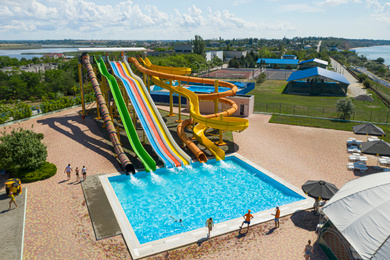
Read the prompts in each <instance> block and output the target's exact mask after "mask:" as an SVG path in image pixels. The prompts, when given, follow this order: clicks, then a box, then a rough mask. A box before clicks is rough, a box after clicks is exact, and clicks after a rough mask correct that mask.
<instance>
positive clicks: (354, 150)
mask: <svg viewBox="0 0 390 260" xmlns="http://www.w3.org/2000/svg"><path fill="white" fill-rule="evenodd" d="M347 151H348V153H359V154H360V153H361V152H362V151H361V150H360V149H359V148H357V147H356V146H353V147H350V148H348V149H347Z"/></svg>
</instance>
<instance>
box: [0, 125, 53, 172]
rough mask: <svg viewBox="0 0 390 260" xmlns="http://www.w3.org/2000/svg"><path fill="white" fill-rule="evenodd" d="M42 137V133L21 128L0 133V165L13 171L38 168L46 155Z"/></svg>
mask: <svg viewBox="0 0 390 260" xmlns="http://www.w3.org/2000/svg"><path fill="white" fill-rule="evenodd" d="M42 139H43V134H37V133H34V132H33V131H31V130H26V129H23V128H18V129H13V130H12V131H11V133H9V134H7V133H5V132H3V133H1V136H0V141H1V142H0V167H2V168H3V169H6V170H8V171H10V172H14V173H15V172H21V171H23V170H35V169H37V168H39V167H40V166H41V165H42V164H43V163H44V162H45V161H46V157H47V149H46V146H45V145H44V144H43V143H42V142H41V140H42Z"/></svg>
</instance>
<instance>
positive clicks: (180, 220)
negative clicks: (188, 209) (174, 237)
mask: <svg viewBox="0 0 390 260" xmlns="http://www.w3.org/2000/svg"><path fill="white" fill-rule="evenodd" d="M170 217H171V218H172V219H173V220H174V221H175V222H179V223H180V225H181V226H182V227H184V226H183V223H182V222H183V220H182V219H181V218H180V219H179V220H177V219H175V218H174V217H172V216H170Z"/></svg>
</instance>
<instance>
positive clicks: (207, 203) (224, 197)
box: [108, 156, 306, 245]
mask: <svg viewBox="0 0 390 260" xmlns="http://www.w3.org/2000/svg"><path fill="white" fill-rule="evenodd" d="M108 180H109V182H110V184H111V186H112V188H113V191H114V192H115V195H116V197H117V199H118V200H119V202H120V205H121V207H122V209H123V211H124V213H125V214H126V217H127V220H128V221H129V223H130V225H131V228H132V230H133V231H134V233H135V235H136V237H137V239H138V242H139V244H141V245H142V244H145V243H148V242H152V241H156V240H161V239H165V238H168V237H171V236H175V235H178V234H181V233H185V232H189V231H193V230H196V229H199V228H202V227H204V225H205V221H206V219H208V218H209V217H212V218H213V219H214V222H215V223H216V224H218V223H222V222H226V221H229V220H232V219H236V218H240V217H242V215H244V214H245V213H246V212H247V210H248V209H251V210H252V212H253V213H257V212H261V211H265V210H269V209H273V208H275V206H277V205H278V206H282V205H286V204H290V203H294V202H297V201H301V200H304V199H306V198H305V197H303V196H301V195H300V194H298V193H297V192H295V191H293V190H291V189H290V188H288V187H286V186H285V185H283V184H281V183H280V182H278V181H276V180H275V179H273V178H271V177H269V175H267V174H264V173H263V172H261V171H260V170H259V169H257V168H255V167H253V166H252V165H250V164H247V163H246V162H244V161H243V160H241V159H239V158H238V157H236V156H228V157H226V159H225V161H219V162H217V161H215V160H209V161H208V162H207V164H200V163H193V164H192V165H191V166H189V167H184V168H174V169H162V168H161V169H158V170H156V171H155V172H154V173H145V172H141V173H136V174H135V175H134V176H126V175H118V176H113V177H108ZM268 215H269V214H268ZM172 217H173V218H175V219H177V220H178V219H182V220H183V222H182V224H183V226H182V225H181V224H180V223H179V222H175V221H174V219H173V218H172ZM237 227H238V225H237Z"/></svg>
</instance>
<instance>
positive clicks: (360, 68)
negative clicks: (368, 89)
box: [356, 67, 390, 88]
mask: <svg viewBox="0 0 390 260" xmlns="http://www.w3.org/2000/svg"><path fill="white" fill-rule="evenodd" d="M356 70H357V71H359V72H360V73H363V74H366V75H367V76H368V77H369V78H370V79H371V80H373V81H375V82H378V83H380V84H382V85H383V86H385V87H388V88H390V82H388V81H386V80H384V79H381V78H380V77H378V76H376V75H375V74H373V73H371V72H369V71H368V70H367V69H366V68H364V67H356Z"/></svg>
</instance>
